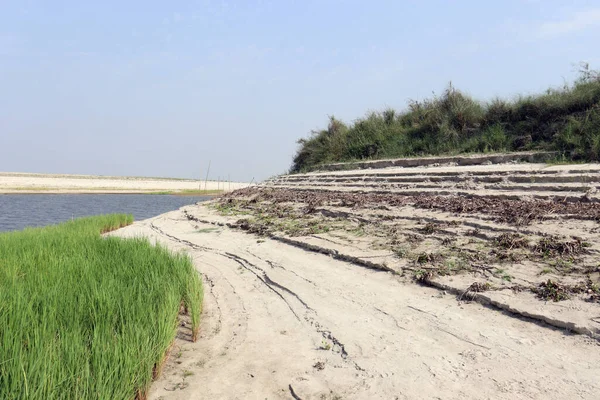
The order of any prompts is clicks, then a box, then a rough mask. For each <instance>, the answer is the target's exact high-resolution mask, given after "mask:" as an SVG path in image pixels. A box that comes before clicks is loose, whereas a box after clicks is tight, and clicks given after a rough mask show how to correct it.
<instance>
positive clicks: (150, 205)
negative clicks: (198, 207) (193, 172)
mask: <svg viewBox="0 0 600 400" xmlns="http://www.w3.org/2000/svg"><path fill="white" fill-rule="evenodd" d="M208 199H209V197H204V196H171V195H151V194H142V195H138V194H5V195H2V194H0V232H3V231H12V230H18V229H23V228H25V227H31V226H43V225H50V224H56V223H59V222H64V221H67V220H69V219H71V218H77V217H85V216H90V215H100V214H109V213H126V214H133V216H134V218H135V220H136V221H139V220H142V219H146V218H150V217H154V216H156V215H159V214H162V213H165V212H168V211H172V210H176V209H178V208H180V207H183V206H185V205H188V204H194V203H196V202H199V201H206V200H208Z"/></svg>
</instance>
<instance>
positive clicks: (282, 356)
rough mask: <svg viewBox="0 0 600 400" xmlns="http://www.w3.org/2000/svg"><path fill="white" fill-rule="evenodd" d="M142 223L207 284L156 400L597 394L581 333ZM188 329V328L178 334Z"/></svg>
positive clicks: (353, 269) (248, 238)
mask: <svg viewBox="0 0 600 400" xmlns="http://www.w3.org/2000/svg"><path fill="white" fill-rule="evenodd" d="M206 213H207V210H206V206H205V205H198V206H189V207H185V208H183V209H181V210H178V211H174V212H171V213H167V214H164V215H162V216H159V217H156V218H153V219H149V220H145V221H140V222H136V223H135V224H133V225H132V226H130V227H127V228H124V229H121V230H119V231H117V232H116V233H115V234H117V235H119V236H138V235H143V236H147V237H150V238H152V239H153V240H156V241H157V242H159V243H162V244H164V245H166V246H168V247H169V248H172V249H174V250H183V251H186V252H188V253H189V254H190V255H191V256H192V258H193V260H194V262H195V264H196V266H197V268H198V271H199V272H200V273H201V274H202V276H203V278H204V283H205V285H206V290H205V292H206V295H205V309H204V314H203V320H202V327H201V338H200V339H199V340H198V342H196V343H190V342H189V341H187V339H186V337H185V334H184V332H183V333H182V335H181V338H180V339H178V340H177V342H176V345H175V347H174V350H173V352H172V355H171V357H170V359H169V362H168V365H167V366H166V368H165V370H164V371H163V374H162V376H161V377H160V379H159V380H158V381H157V382H155V384H154V386H153V388H152V390H151V398H154V399H158V398H164V399H202V398H205V399H220V398H223V399H252V398H260V399H264V398H269V399H273V398H282V399H283V398H296V399H298V398H301V399H374V398H375V399H376V398H385V399H394V398H398V399H419V398H423V399H431V398H440V399H486V398H487V399H515V398H528V399H530V398H535V399H564V398H581V399H594V398H597V397H598V393H600V391H599V390H600V380H598V379H597V378H598V376H600V351H599V350H600V348H599V347H598V342H597V341H595V340H593V339H591V338H589V337H587V336H584V335H572V334H569V333H568V332H565V331H560V330H557V329H554V328H551V327H549V326H547V325H544V324H537V323H534V322H532V321H531V320H524V319H519V318H516V317H514V316H511V315H508V314H504V313H502V312H500V311H497V310H494V309H489V308H486V307H484V306H482V305H480V304H478V303H475V302H473V303H465V302H459V301H457V299H456V297H455V296H453V295H449V294H444V293H443V292H441V291H439V290H436V289H432V288H428V287H423V286H419V285H416V284H414V283H411V282H408V281H407V279H406V278H401V277H399V276H397V275H392V274H391V273H389V272H383V271H378V270H372V269H367V268H363V267H360V266H358V265H356V264H352V263H348V262H344V261H339V260H336V259H334V258H332V257H330V256H327V255H324V254H318V253H314V252H308V251H305V250H302V249H300V248H297V247H293V246H289V245H286V244H283V243H281V242H278V241H275V240H272V239H269V238H264V237H258V236H255V235H252V234H247V233H243V232H241V231H240V230H234V229H230V228H227V227H215V225H212V224H205V223H202V222H198V221H193V220H190V219H189V215H190V214H206ZM184 328H185V327H182V329H183V330H184Z"/></svg>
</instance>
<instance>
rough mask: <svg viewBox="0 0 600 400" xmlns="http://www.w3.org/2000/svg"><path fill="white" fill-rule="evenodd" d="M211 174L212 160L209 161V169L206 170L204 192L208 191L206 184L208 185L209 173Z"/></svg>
mask: <svg viewBox="0 0 600 400" xmlns="http://www.w3.org/2000/svg"><path fill="white" fill-rule="evenodd" d="M209 172H210V160H208V169H207V170H206V178H205V179H204V190H205V191H206V184H207V183H208V173H209Z"/></svg>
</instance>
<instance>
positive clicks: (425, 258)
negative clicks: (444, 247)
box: [415, 253, 442, 264]
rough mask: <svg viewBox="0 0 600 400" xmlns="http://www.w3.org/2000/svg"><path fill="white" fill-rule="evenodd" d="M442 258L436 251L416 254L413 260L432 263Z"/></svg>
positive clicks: (418, 262) (419, 262) (420, 262)
mask: <svg viewBox="0 0 600 400" xmlns="http://www.w3.org/2000/svg"><path fill="white" fill-rule="evenodd" d="M441 259H442V255H441V254H438V253H420V254H417V257H416V258H415V262H416V263H417V264H433V263H435V262H437V261H440V260H441Z"/></svg>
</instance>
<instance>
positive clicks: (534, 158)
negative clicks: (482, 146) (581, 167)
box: [319, 152, 558, 171]
mask: <svg viewBox="0 0 600 400" xmlns="http://www.w3.org/2000/svg"><path fill="white" fill-rule="evenodd" d="M557 155H558V153H557V152H522V153H507V154H489V155H474V156H450V157H421V158H396V159H388V160H373V161H360V162H348V163H334V164H326V165H322V166H320V167H319V170H322V171H340V170H344V169H365V168H386V167H398V166H400V167H404V168H412V167H423V166H428V165H439V164H454V165H482V164H503V163H509V162H530V163H537V162H545V161H548V160H552V159H554V158H556V157H557Z"/></svg>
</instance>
